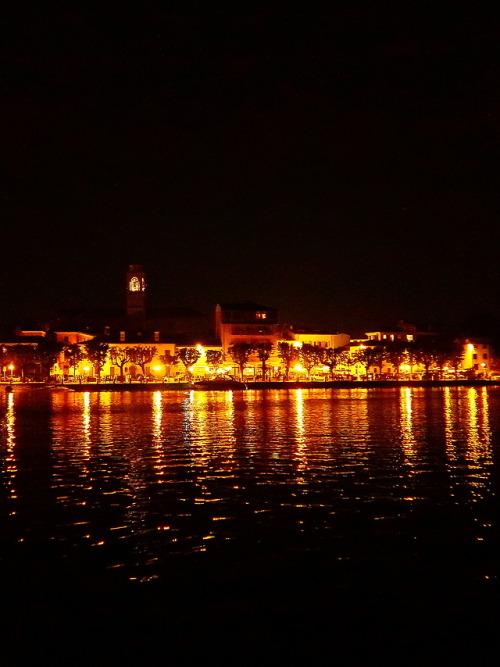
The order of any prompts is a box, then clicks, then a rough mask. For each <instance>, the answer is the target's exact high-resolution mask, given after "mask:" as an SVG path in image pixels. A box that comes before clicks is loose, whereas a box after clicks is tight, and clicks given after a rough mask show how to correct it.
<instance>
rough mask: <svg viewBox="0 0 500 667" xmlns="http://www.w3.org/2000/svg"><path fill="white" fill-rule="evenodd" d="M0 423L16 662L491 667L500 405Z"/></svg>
mask: <svg viewBox="0 0 500 667" xmlns="http://www.w3.org/2000/svg"><path fill="white" fill-rule="evenodd" d="M0 409H1V413H0V416H1V433H0V484H1V486H0V493H1V497H0V503H1V505H0V507H1V518H0V521H1V524H0V528H1V541H2V552H1V560H0V564H1V582H0V583H1V584H2V586H3V590H4V592H5V595H4V599H3V606H2V609H3V612H4V614H6V616H7V617H8V619H9V620H8V623H6V624H4V630H5V631H6V633H7V636H8V638H9V647H10V648H11V649H12V657H10V654H9V661H8V662H7V664H29V663H30V661H31V660H32V659H33V656H34V655H38V654H39V652H40V651H43V652H44V653H47V654H50V655H52V656H54V657H55V659H58V660H63V661H64V662H67V661H69V662H70V663H71V664H80V663H81V664H125V663H127V661H128V660H130V661H132V656H141V660H143V659H144V658H145V656H146V664H153V663H154V664H156V663H155V658H154V656H156V655H157V652H158V650H159V648H160V647H161V648H162V649H165V650H167V647H168V655H170V656H171V658H172V660H171V662H168V661H166V662H165V661H159V662H158V663H157V664H205V665H206V664H219V663H220V662H221V661H222V660H223V659H224V658H226V659H227V662H229V663H231V664H235V665H238V664H247V662H248V664H255V660H256V659H257V660H259V661H260V663H261V664H263V663H266V664H267V663H269V664H276V663H278V664H282V663H284V662H286V663H288V664H295V662H294V661H297V664H298V663H301V664H302V662H304V661H306V662H307V660H311V659H312V656H315V658H314V662H316V660H317V658H318V657H321V656H322V657H324V656H328V655H332V656H335V657H336V658H337V659H340V661H341V664H359V662H357V660H359V659H361V654H362V653H363V655H367V656H369V658H370V660H371V661H372V663H373V664H382V663H384V664H385V663H387V661H391V660H394V662H400V661H401V660H406V661H408V660H407V659H408V657H409V656H412V657H413V658H415V661H416V662H417V663H419V664H426V665H429V664H436V665H442V664H447V661H448V660H451V658H452V657H453V656H460V655H462V656H463V655H465V654H467V655H468V656H470V657H474V659H476V660H479V662H480V664H489V660H490V659H491V664H493V653H492V649H491V647H492V646H493V642H492V643H491V646H490V640H491V639H492V637H494V636H495V633H496V623H497V622H498V619H499V618H500V615H499V613H498V600H499V596H498V592H499V591H498V583H499V577H500V533H499V524H500V512H499V504H498V497H499V491H500V488H499V480H500V477H499V472H500V467H499V466H500V459H499V453H500V452H499V446H500V438H499V433H500V389H498V388H491V387H489V388H486V387H463V388H458V387H453V388H438V389H431V388H425V389H416V388H400V389H380V388H379V389H364V388H363V389H362V388H353V389H338V390H336V389H309V390H308V389H303V390H300V389H299V390H270V391H252V390H249V391H235V392H230V391H229V392H201V391H196V392H194V391H191V392H175V391H169V392H133V393H130V392H124V393H114V392H113V393H111V392H110V393H107V392H99V393H97V392H95V393H77V392H54V393H50V392H48V391H45V390H35V391H31V392H19V393H13V394H1V395H0ZM447 627H449V628H451V630H450V631H449V630H446V628H447ZM450 633H451V634H450ZM174 655H175V656H176V657H175V659H174V657H173V656H174ZM137 660H139V658H137Z"/></svg>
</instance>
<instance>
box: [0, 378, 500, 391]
mask: <svg viewBox="0 0 500 667" xmlns="http://www.w3.org/2000/svg"><path fill="white" fill-rule="evenodd" d="M490 386H491V387H496V386H500V379H499V380H487V379H467V380H465V379H461V380H403V379H402V380H332V381H325V382H321V381H311V382H307V381H293V380H290V381H287V382H285V381H281V382H272V381H270V382H241V384H239V385H237V386H235V385H234V384H230V383H228V386H227V387H225V386H222V383H220V382H219V383H214V385H213V386H210V383H208V382H203V383H198V382H104V381H103V382H68V383H45V382H14V383H8V382H1V383H0V387H1V388H2V390H3V391H10V390H11V389H12V390H14V391H29V390H35V389H50V390H68V391H190V390H196V391H245V390H257V389H258V390H261V389H264V390H265V389H353V388H363V389H370V388H394V387H416V388H418V387H490Z"/></svg>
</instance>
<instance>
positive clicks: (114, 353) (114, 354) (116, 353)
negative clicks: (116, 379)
mask: <svg viewBox="0 0 500 667" xmlns="http://www.w3.org/2000/svg"><path fill="white" fill-rule="evenodd" d="M109 359H110V361H111V363H112V365H113V366H116V367H117V368H118V369H119V370H120V377H121V378H123V377H124V375H125V373H124V371H123V369H124V367H125V365H126V364H128V363H132V356H131V348H130V347H118V346H114V345H113V346H111V347H110V348H109Z"/></svg>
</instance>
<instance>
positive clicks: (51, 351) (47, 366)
mask: <svg viewBox="0 0 500 667" xmlns="http://www.w3.org/2000/svg"><path fill="white" fill-rule="evenodd" d="M63 349H64V345H63V344H62V343H59V342H58V341H56V340H53V339H51V338H43V339H42V340H41V341H40V342H39V343H38V344H37V346H36V352H35V358H36V360H37V361H38V363H39V364H40V370H41V375H42V377H43V378H44V379H48V378H49V376H50V371H51V369H52V366H54V364H55V363H56V362H57V360H58V358H59V355H60V354H61V352H62V351H63Z"/></svg>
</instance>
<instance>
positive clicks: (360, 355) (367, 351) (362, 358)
mask: <svg viewBox="0 0 500 667" xmlns="http://www.w3.org/2000/svg"><path fill="white" fill-rule="evenodd" d="M385 356H386V350H385V348H384V347H382V346H381V345H377V346H376V347H365V348H364V349H362V350H358V352H356V353H355V354H354V355H353V360H354V363H358V364H361V365H362V366H363V367H364V368H365V372H366V373H367V374H368V371H369V369H370V368H378V369H379V371H380V373H381V372H382V365H383V363H384V359H385Z"/></svg>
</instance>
